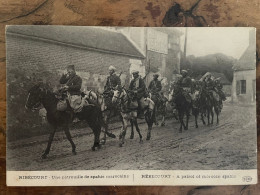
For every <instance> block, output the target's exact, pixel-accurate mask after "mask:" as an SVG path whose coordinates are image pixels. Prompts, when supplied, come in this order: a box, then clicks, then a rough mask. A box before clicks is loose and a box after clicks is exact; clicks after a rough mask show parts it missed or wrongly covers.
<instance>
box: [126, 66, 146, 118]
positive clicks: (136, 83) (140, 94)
mask: <svg viewBox="0 0 260 195" xmlns="http://www.w3.org/2000/svg"><path fill="white" fill-rule="evenodd" d="M132 74H133V77H134V78H133V79H132V80H131V82H130V85H129V91H130V93H131V94H132V95H131V96H132V97H131V99H132V101H137V103H138V115H140V114H141V113H142V108H143V106H142V103H141V99H142V98H144V97H146V96H147V94H146V86H145V82H144V80H143V79H142V78H141V77H140V76H139V71H133V72H132Z"/></svg>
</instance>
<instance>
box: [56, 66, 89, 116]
mask: <svg viewBox="0 0 260 195" xmlns="http://www.w3.org/2000/svg"><path fill="white" fill-rule="evenodd" d="M60 84H64V86H63V87H62V88H61V91H63V92H64V91H67V99H68V101H69V104H70V106H71V108H72V109H73V111H74V112H80V111H81V110H82V108H83V106H84V104H85V101H82V97H81V91H80V89H81V84H82V79H81V78H80V76H78V75H77V74H76V71H75V66H74V65H69V66H67V70H66V73H65V74H63V75H62V76H61V78H60ZM58 110H59V109H58Z"/></svg>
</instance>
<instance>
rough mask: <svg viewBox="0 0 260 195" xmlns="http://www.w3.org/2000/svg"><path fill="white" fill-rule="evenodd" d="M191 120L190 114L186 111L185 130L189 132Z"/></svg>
mask: <svg viewBox="0 0 260 195" xmlns="http://www.w3.org/2000/svg"><path fill="white" fill-rule="evenodd" d="M189 118H190V112H189V111H186V125H185V126H184V130H188V128H189Z"/></svg>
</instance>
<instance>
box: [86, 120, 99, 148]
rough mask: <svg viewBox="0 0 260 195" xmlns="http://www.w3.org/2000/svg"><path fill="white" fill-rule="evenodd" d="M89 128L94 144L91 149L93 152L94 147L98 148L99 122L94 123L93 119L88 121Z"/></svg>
mask: <svg viewBox="0 0 260 195" xmlns="http://www.w3.org/2000/svg"><path fill="white" fill-rule="evenodd" d="M88 124H89V127H90V128H91V129H92V131H93V134H94V144H93V146H92V147H91V149H92V150H93V151H95V149H96V147H97V148H100V147H101V146H100V133H101V125H100V124H99V121H95V119H89V120H88Z"/></svg>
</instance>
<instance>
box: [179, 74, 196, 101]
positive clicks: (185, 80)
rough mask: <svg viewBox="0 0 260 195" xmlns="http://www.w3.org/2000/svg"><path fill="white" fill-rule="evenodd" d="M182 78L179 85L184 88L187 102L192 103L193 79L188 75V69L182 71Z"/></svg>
mask: <svg viewBox="0 0 260 195" xmlns="http://www.w3.org/2000/svg"><path fill="white" fill-rule="evenodd" d="M181 76H182V77H181V78H180V79H179V80H178V82H177V85H178V87H180V88H181V89H182V92H183V96H184V97H185V99H186V100H187V102H190V103H191V96H190V94H191V87H192V81H191V78H190V77H189V76H188V71H187V70H182V71H181Z"/></svg>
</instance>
